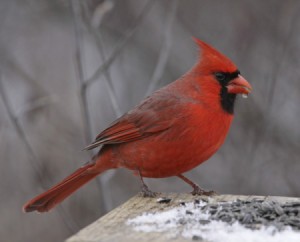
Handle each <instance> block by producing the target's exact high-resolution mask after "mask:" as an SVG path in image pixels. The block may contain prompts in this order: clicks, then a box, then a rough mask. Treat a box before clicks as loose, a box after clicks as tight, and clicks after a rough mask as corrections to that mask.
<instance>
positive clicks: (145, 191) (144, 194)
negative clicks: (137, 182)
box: [141, 184, 158, 197]
mask: <svg viewBox="0 0 300 242" xmlns="http://www.w3.org/2000/svg"><path fill="white" fill-rule="evenodd" d="M157 194H158V193H157V192H152V191H151V190H150V189H149V188H148V187H147V185H146V184H143V185H142V191H141V195H142V197H156V196H157Z"/></svg>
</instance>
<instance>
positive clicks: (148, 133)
mask: <svg viewBox="0 0 300 242" xmlns="http://www.w3.org/2000/svg"><path fill="white" fill-rule="evenodd" d="M195 41H196V43H197V44H198V45H199V47H200V49H201V58H200V60H199V61H198V62H197V63H196V65H195V66H194V67H193V68H192V69H191V70H190V71H189V72H187V73H186V74H185V75H183V76H182V77H181V78H179V79H178V80H176V81H174V82H172V83H170V84H169V85H167V86H165V87H163V88H161V89H159V90H157V91H156V92H154V93H153V94H152V95H151V96H149V97H147V98H146V99H145V100H143V101H142V102H141V103H140V104H139V105H138V106H136V107H135V108H134V109H132V110H131V111H129V112H127V113H125V114H124V115H123V116H122V117H120V118H119V119H117V120H116V121H115V122H113V123H112V124H111V125H110V126H109V127H108V128H107V129H105V130H104V131H102V132H101V133H100V134H99V135H98V136H97V137H96V140H95V141H94V142H93V143H92V144H90V145H89V146H87V147H86V149H93V148H96V147H99V146H102V147H101V149H100V151H99V152H98V154H97V155H95V156H94V157H93V159H92V161H91V162H90V163H87V164H86V165H84V166H82V167H81V168H79V169H78V170H76V171H75V172H74V173H73V174H71V175H70V176H68V177H67V178H65V179H64V180H63V181H61V182H60V183H58V184H57V185H56V186H54V187H52V188H51V189H50V190H48V191H46V192H44V193H42V194H40V195H39V196H37V197H35V198H33V199H32V200H30V201H29V202H27V203H26V204H25V205H24V207H23V210H24V211H25V212H31V211H34V210H37V211H39V212H46V211H49V210H50V209H52V208H53V207H55V206H56V205H57V204H59V203H60V202H62V201H63V200H64V199H65V198H66V197H68V196H69V195H71V194H72V193H73V192H75V191H76V190H77V189H79V188H80V187H81V186H83V185H84V184H86V183H87V182H89V181H90V180H92V179H93V178H95V177H96V176H98V175H99V174H101V173H102V172H104V171H106V170H109V169H115V168H119V167H125V168H127V169H130V170H132V171H134V173H135V174H138V175H139V176H140V179H141V182H142V192H143V194H144V195H145V196H154V195H155V193H153V192H151V191H150V190H149V189H148V187H147V186H146V184H145V183H144V182H143V177H150V178H163V177H169V176H177V177H179V178H180V179H182V180H183V181H185V182H186V183H188V184H189V185H191V186H192V187H193V192H192V193H193V194H202V195H203V194H204V195H210V194H211V193H212V192H206V191H204V190H203V189H201V188H200V187H199V186H198V185H196V184H195V183H193V182H192V181H191V180H189V179H188V178H186V177H185V176H184V175H182V174H183V173H184V172H187V171H189V170H191V169H193V168H195V167H196V166H198V165H199V164H201V163H202V162H204V161H206V160H207V159H209V158H210V157H211V156H212V155H213V154H214V153H215V152H216V151H217V150H218V149H219V148H220V146H221V145H222V144H223V142H224V140H225V137H226V135H227V133H228V130H229V127H230V124H231V122H232V119H233V109H234V103H235V99H236V95H237V94H245V95H247V94H249V93H250V91H251V89H252V88H251V86H250V84H249V83H248V82H247V81H246V80H245V79H244V78H243V77H242V76H241V75H240V72H239V70H238V69H237V67H236V66H235V64H233V63H232V61H231V60H229V59H228V58H227V57H225V56H224V55H222V54H221V53H219V52H218V51H217V50H215V49H214V48H212V47H211V46H209V45H208V44H206V43H204V42H203V41H201V40H198V39H195Z"/></svg>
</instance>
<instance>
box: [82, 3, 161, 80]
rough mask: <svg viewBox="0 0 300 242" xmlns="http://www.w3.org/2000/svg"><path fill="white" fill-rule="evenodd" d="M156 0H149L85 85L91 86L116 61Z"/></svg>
mask: <svg viewBox="0 0 300 242" xmlns="http://www.w3.org/2000/svg"><path fill="white" fill-rule="evenodd" d="M155 1H156V0H148V1H147V3H146V5H145V7H144V8H143V10H142V11H141V13H140V14H139V16H138V17H137V19H136V20H135V25H134V26H133V27H132V28H131V29H130V30H129V31H127V33H125V37H124V38H122V40H121V41H120V42H119V43H118V44H117V45H116V47H115V49H114V50H113V52H112V54H111V55H110V56H109V57H108V58H107V60H106V62H105V63H103V64H102V65H101V66H100V67H99V68H98V69H97V70H96V71H95V73H94V74H93V75H92V76H91V77H90V78H88V79H87V80H86V83H85V85H86V86H89V85H91V84H92V83H93V82H94V81H96V80H97V78H98V77H99V76H100V75H101V74H102V73H103V71H104V70H106V69H107V68H109V66H110V65H111V64H112V63H113V62H114V60H115V59H116V57H117V56H118V55H119V54H120V52H121V51H122V50H123V49H124V47H125V46H126V44H127V43H128V41H129V40H130V39H131V38H132V37H133V35H134V33H135V32H136V31H137V30H138V28H139V27H140V26H141V24H142V22H143V19H144V18H145V17H146V16H147V13H148V12H149V10H150V9H151V7H152V6H153V4H154V3H155Z"/></svg>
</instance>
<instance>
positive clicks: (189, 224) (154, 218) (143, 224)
mask: <svg viewBox="0 0 300 242" xmlns="http://www.w3.org/2000/svg"><path fill="white" fill-rule="evenodd" d="M206 204H207V203H206V202H203V201H200V203H199V204H197V205H195V204H194V203H192V202H191V203H185V205H184V206H178V207H175V208H173V209H170V210H168V211H163V212H155V213H144V214H142V215H140V216H137V217H135V218H132V219H129V220H128V221H127V222H126V224H127V225H130V226H132V228H133V229H134V230H135V231H142V232H165V233H167V234H168V235H169V236H170V237H176V236H179V235H181V236H183V237H185V238H193V237H194V238H195V237H198V238H200V239H201V238H202V239H204V240H207V241H210V242H241V241H242V242H300V232H297V231H294V230H292V229H291V228H290V227H286V228H285V229H284V230H282V231H278V230H277V229H276V228H275V227H272V226H269V227H264V226H262V227H261V228H260V229H256V230H252V229H249V228H246V227H245V226H243V225H241V224H240V223H238V222H235V223H233V224H232V225H230V224H228V223H225V222H222V221H216V220H210V219H209V217H210V215H209V213H208V212H205V213H204V212H203V211H201V209H199V207H202V206H205V205H206ZM208 220H209V221H208Z"/></svg>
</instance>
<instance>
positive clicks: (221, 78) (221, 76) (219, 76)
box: [215, 72, 226, 81]
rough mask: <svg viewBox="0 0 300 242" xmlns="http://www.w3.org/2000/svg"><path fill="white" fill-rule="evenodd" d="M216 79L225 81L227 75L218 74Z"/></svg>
mask: <svg viewBox="0 0 300 242" xmlns="http://www.w3.org/2000/svg"><path fill="white" fill-rule="evenodd" d="M215 77H216V78H217V80H218V81H225V79H226V75H225V74H224V73H222V72H216V73H215Z"/></svg>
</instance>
